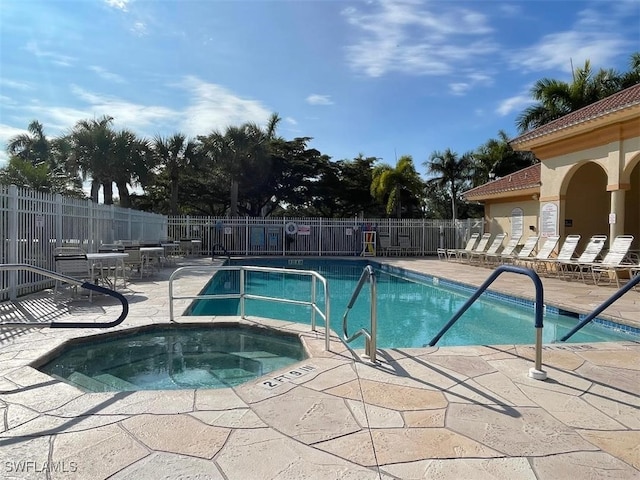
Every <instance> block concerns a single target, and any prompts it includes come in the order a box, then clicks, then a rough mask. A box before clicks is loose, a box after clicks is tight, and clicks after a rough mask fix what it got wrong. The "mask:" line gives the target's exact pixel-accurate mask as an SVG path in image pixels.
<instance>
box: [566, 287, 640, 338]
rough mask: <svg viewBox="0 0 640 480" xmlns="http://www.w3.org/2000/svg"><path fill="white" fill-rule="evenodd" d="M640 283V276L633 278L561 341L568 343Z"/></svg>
mask: <svg viewBox="0 0 640 480" xmlns="http://www.w3.org/2000/svg"><path fill="white" fill-rule="evenodd" d="M639 283H640V275H636V276H634V277H632V278H631V279H630V280H629V281H628V282H627V283H626V284H624V285H623V286H622V287H620V289H618V291H616V292H615V293H614V294H613V295H611V296H610V297H609V298H607V299H606V300H605V301H604V302H602V303H601V304H600V305H599V306H598V307H596V309H595V310H594V311H593V312H591V313H590V314H589V315H587V316H586V317H585V318H584V319H583V320H582V321H581V322H580V323H578V324H577V325H576V326H575V327H573V329H572V330H571V331H570V332H569V333H567V334H566V335H565V336H564V337H562V338H561V339H560V341H561V342H566V341H567V340H569V338H570V337H571V336H573V334H574V333H576V332H577V331H578V330H580V329H581V328H582V327H584V326H585V325H586V324H587V323H589V322H591V321H593V320H594V319H595V318H596V317H597V316H598V315H600V314H601V313H602V312H603V311H605V310H606V309H607V308H609V307H610V306H611V305H612V304H613V303H614V302H615V301H616V300H618V299H619V298H620V297H622V296H623V295H624V294H625V293H627V292H628V291H629V290H631V289H632V288H633V287H635V286H636V285H638V284H639Z"/></svg>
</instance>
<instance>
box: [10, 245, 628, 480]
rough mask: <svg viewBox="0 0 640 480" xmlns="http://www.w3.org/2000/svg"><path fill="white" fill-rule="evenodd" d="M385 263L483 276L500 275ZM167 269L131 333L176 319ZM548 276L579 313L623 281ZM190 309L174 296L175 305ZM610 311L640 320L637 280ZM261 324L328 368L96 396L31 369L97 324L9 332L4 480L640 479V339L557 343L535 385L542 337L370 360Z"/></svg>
mask: <svg viewBox="0 0 640 480" xmlns="http://www.w3.org/2000/svg"><path fill="white" fill-rule="evenodd" d="M376 260H379V261H385V262H389V263H392V264H394V265H396V266H399V267H402V268H406V269H411V270H415V271H422V272H426V273H429V274H432V275H437V276H440V277H442V278H451V279H456V280H458V281H464V282H465V283H469V284H472V285H478V284H480V283H481V282H482V281H483V280H484V279H486V277H487V276H488V275H489V272H490V271H489V270H488V269H485V268H479V267H474V268H469V267H461V266H460V265H456V264H453V263H448V262H441V261H438V260H432V259H413V258H402V257H401V258H382V259H380V258H378V259H376ZM199 263H201V264H202V265H203V266H202V272H201V273H203V274H197V273H194V274H192V276H191V277H190V278H189V277H186V278H185V280H184V282H183V283H181V288H178V289H177V294H186V293H188V292H192V291H197V290H198V289H199V288H200V286H201V285H202V284H203V283H204V282H205V281H206V280H207V278H208V277H207V276H206V275H204V273H206V271H207V269H206V267H205V266H204V264H205V263H207V262H205V259H199ZM208 263H210V260H208ZM168 275H169V270H168V269H165V271H162V272H160V273H158V274H156V275H155V276H153V277H151V278H149V279H143V280H135V281H134V283H133V284H132V285H131V286H130V290H129V291H128V292H127V295H126V296H127V297H128V298H129V300H130V308H131V310H130V314H129V317H128V318H127V320H126V321H125V322H124V324H123V325H121V326H119V327H116V329H122V328H129V327H131V326H137V325H146V324H151V323H166V322H168V321H169V305H168V304H169V302H168V289H167V285H168V281H167V278H168ZM543 282H544V284H545V298H546V301H547V302H548V303H552V304H554V305H557V306H561V307H563V308H567V309H572V310H574V311H577V312H585V311H589V310H590V309H592V308H593V307H594V306H595V305H597V304H598V303H599V302H600V301H602V300H604V299H605V298H607V297H608V296H609V295H610V294H611V293H612V292H613V289H612V288H607V287H595V286H593V285H583V284H581V283H577V282H573V283H569V282H566V281H562V280H558V279H543ZM495 288H496V289H497V290H501V291H505V292H508V293H513V294H516V295H519V296H524V297H529V298H530V297H532V296H533V289H532V287H531V283H530V280H529V279H528V278H520V277H518V276H515V275H510V276H506V275H505V278H501V279H500V280H498V282H496V286H495ZM186 304H187V301H184V300H183V301H178V302H176V312H182V311H183V310H184V307H185V306H186ZM118 311H119V307H118V306H117V305H116V304H114V303H112V302H111V301H110V300H109V299H104V298H100V297H98V298H97V299H96V298H94V302H93V303H91V304H90V303H88V302H86V301H82V300H76V301H72V302H67V303H65V304H64V305H63V306H62V308H60V305H55V304H54V303H53V302H52V298H51V296H50V294H48V293H45V294H43V295H39V296H36V297H33V298H29V299H24V300H22V301H20V302H18V303H16V304H13V305H7V304H4V305H0V316H1V317H2V319H3V320H7V319H33V318H37V319H39V320H41V321H50V320H54V319H55V320H59V321H63V320H69V319H73V320H78V319H83V320H87V321H108V320H111V319H113V318H114V317H115V316H116V315H117V312H118ZM606 316H608V317H610V318H613V319H616V320H617V321H619V322H621V323H627V324H631V325H635V326H639V325H640V321H639V319H640V293H639V292H637V291H632V292H629V293H628V294H627V295H626V296H625V297H623V298H622V299H621V300H620V302H619V303H617V304H616V305H614V306H613V307H611V308H610V309H609V310H607V312H606ZM235 319H236V320H238V321H241V320H239V319H238V318H237V317H235ZM177 320H178V321H190V322H191V321H194V317H188V318H187V317H182V318H178V319H177ZM228 320H229V317H223V318H210V317H197V319H196V321H201V322H205V323H210V322H217V321H228ZM245 322H247V323H259V324H262V325H270V326H277V327H278V328H282V329H286V330H290V331H294V332H298V333H299V334H300V335H301V336H302V338H303V341H304V343H305V345H306V347H307V349H308V351H309V352H310V356H311V358H309V359H307V360H305V361H304V362H301V364H300V365H306V366H309V368H313V370H309V371H308V372H307V373H306V374H304V375H302V376H299V377H293V376H289V377H290V378H286V379H284V380H283V381H281V382H278V386H277V387H275V388H266V387H265V386H264V385H263V384H262V382H261V381H260V380H257V381H254V382H249V383H246V384H244V385H241V386H239V387H236V388H233V389H221V390H181V391H139V392H118V393H115V392H114V393H85V392H83V391H81V390H79V389H77V388H75V387H73V386H70V385H67V384H64V383H61V382H59V381H57V380H55V379H53V378H52V377H49V376H47V375H45V374H43V373H40V372H39V371H38V370H36V369H34V368H32V367H31V366H30V364H31V363H32V362H34V361H35V360H36V359H38V358H40V357H41V356H43V355H45V354H47V353H48V352H51V351H52V350H53V349H55V348H56V347H57V346H59V345H61V344H62V343H63V342H65V341H66V340H68V339H70V338H74V337H78V336H84V335H87V334H95V333H99V332H98V330H97V329H88V330H83V331H80V330H74V331H70V330H55V329H48V328H34V327H29V328H3V329H1V330H0V416H1V417H0V418H2V423H1V424H0V478H3V479H4V478H19V479H32V478H33V479H45V478H47V479H49V478H51V479H58V478H64V479H66V478H72V479H91V480H96V479H104V478H112V479H132V480H133V479H143V478H150V479H159V478H168V479H181V478H184V479H187V478H199V479H266V480H270V479H300V478H305V479H323V480H324V479H423V478H424V479H427V478H428V479H432V478H433V479H460V478H469V479H509V480H513V479H564V478H611V479H633V478H640V343H638V342H633V341H626V342H618V343H598V344H567V345H556V344H552V345H547V346H545V349H544V353H543V365H544V369H545V370H546V371H547V373H548V379H547V380H546V381H536V380H532V379H530V378H528V376H527V372H528V369H529V368H530V367H531V366H532V365H533V364H532V359H533V358H534V349H533V347H532V346H477V347H442V348H438V347H432V348H422V349H390V350H382V351H380V352H379V359H380V360H381V361H380V363H379V365H377V366H372V365H368V364H365V363H361V362H357V361H355V360H354V358H353V356H352V354H351V353H350V351H349V350H348V349H347V348H346V347H345V346H344V345H343V344H342V343H341V342H340V341H339V340H338V338H337V337H332V341H331V351H330V352H326V351H324V334H323V333H322V331H320V332H318V333H314V332H309V331H308V326H305V325H299V324H293V323H287V322H277V321H274V320H265V319H256V318H250V319H248V320H246V321H245ZM320 330H322V329H320ZM295 367H296V366H294V368H295ZM287 371H288V370H287V369H285V370H281V371H278V372H274V373H272V374H270V375H269V376H270V377H273V376H276V375H278V374H286V372H287Z"/></svg>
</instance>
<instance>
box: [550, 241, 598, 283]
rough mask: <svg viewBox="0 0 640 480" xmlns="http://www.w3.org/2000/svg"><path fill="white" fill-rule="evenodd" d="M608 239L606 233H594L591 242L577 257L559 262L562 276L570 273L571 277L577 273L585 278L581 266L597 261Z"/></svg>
mask: <svg viewBox="0 0 640 480" xmlns="http://www.w3.org/2000/svg"><path fill="white" fill-rule="evenodd" d="M606 241H607V236H606V235H594V236H592V237H591V238H590V239H589V243H587V246H586V248H585V249H584V252H582V254H581V255H580V256H579V257H578V258H577V259H575V260H567V261H562V262H557V265H558V268H559V269H560V275H562V278H565V275H569V277H573V276H574V275H576V276H577V277H580V279H581V280H584V277H583V272H582V269H581V268H580V266H581V265H588V264H591V263H593V262H595V261H596V258H598V256H599V255H600V253H601V252H602V249H603V248H604V244H605V243H606Z"/></svg>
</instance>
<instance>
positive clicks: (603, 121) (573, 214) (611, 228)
mask: <svg viewBox="0 0 640 480" xmlns="http://www.w3.org/2000/svg"><path fill="white" fill-rule="evenodd" d="M511 145H512V147H513V148H514V150H521V151H532V152H533V153H534V154H535V156H536V157H537V158H538V159H539V160H540V163H539V164H537V165H534V166H532V167H528V168H525V169H523V170H520V171H518V172H516V173H513V174H511V175H509V176H506V177H503V178H500V179H496V180H494V181H491V182H488V183H486V184H484V185H481V186H479V187H477V188H474V189H472V190H469V191H467V192H465V194H464V196H465V198H466V199H467V200H468V201H477V202H481V203H483V204H484V205H485V218H486V222H487V231H490V232H491V233H492V234H496V233H500V232H506V233H508V234H509V235H512V236H513V235H517V234H518V233H520V232H521V233H522V238H523V240H524V239H525V238H526V237H527V236H529V235H530V234H533V233H534V232H536V234H538V235H540V236H542V237H545V236H549V235H552V234H559V235H561V236H562V237H563V238H564V237H565V236H566V235H569V234H580V235H581V236H582V240H581V246H584V244H585V243H586V241H587V240H588V239H589V238H590V237H591V236H592V235H595V234H606V235H608V236H609V239H611V238H614V237H615V236H617V235H621V234H631V235H634V237H635V240H634V246H633V247H632V248H634V249H638V248H639V245H640V85H635V86H633V87H631V88H628V89H626V90H623V91H621V92H619V93H616V94H615V95H612V96H610V97H608V98H605V99H604V100H601V101H599V102H597V103H594V104H592V105H589V106H587V107H585V108H582V109H580V110H578V111H575V112H573V113H570V114H569V115H566V116H564V117H562V118H559V119H557V120H555V121H553V122H551V123H548V124H546V125H543V126H542V127H539V128H537V129H535V130H532V131H530V132H527V133H525V134H524V135H522V136H520V137H518V138H516V139H514V140H512V141H511ZM579 248H580V247H579Z"/></svg>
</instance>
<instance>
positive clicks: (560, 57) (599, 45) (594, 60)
mask: <svg viewBox="0 0 640 480" xmlns="http://www.w3.org/2000/svg"><path fill="white" fill-rule="evenodd" d="M626 47H627V46H626V43H625V41H624V40H623V39H622V38H621V37H619V36H618V35H617V34H616V33H615V32H605V31H598V32H580V31H575V30H573V31H567V32H560V33H554V34H551V35H545V36H544V37H542V39H541V40H540V41H539V42H538V43H537V44H536V45H533V46H531V47H529V48H525V49H523V50H520V51H519V52H517V54H516V56H515V57H514V58H512V59H511V64H512V66H513V67H515V68H520V69H524V70H525V71H528V72H537V71H541V70H555V69H559V70H561V71H565V72H569V73H570V72H571V61H573V65H574V67H579V66H582V65H584V62H585V60H587V59H589V60H591V65H592V66H596V65H607V64H611V62H612V59H613V58H615V57H616V56H617V55H618V54H619V53H620V52H621V51H623V50H625V49H626Z"/></svg>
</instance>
